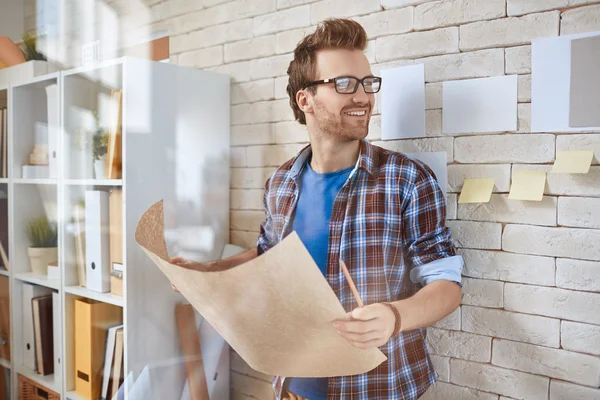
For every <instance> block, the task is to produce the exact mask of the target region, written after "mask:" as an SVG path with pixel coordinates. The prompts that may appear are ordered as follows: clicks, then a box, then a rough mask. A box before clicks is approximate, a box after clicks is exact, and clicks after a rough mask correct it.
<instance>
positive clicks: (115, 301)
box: [65, 286, 123, 307]
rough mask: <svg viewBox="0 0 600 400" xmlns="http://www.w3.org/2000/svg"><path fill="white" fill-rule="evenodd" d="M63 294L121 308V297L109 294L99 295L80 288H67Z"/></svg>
mask: <svg viewBox="0 0 600 400" xmlns="http://www.w3.org/2000/svg"><path fill="white" fill-rule="evenodd" d="M65 292H66V293H69V294H74V295H77V296H81V297H85V298H87V299H92V300H97V301H101V302H103V303H108V304H112V305H115V306H119V307H123V297H121V296H117V295H114V294H112V293H110V292H108V293H100V292H96V291H93V290H89V289H87V288H84V287H81V286H67V287H66V288H65Z"/></svg>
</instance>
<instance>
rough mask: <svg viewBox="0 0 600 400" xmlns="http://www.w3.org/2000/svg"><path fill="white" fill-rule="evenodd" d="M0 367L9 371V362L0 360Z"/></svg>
mask: <svg viewBox="0 0 600 400" xmlns="http://www.w3.org/2000/svg"><path fill="white" fill-rule="evenodd" d="M0 366H2V367H4V368H7V369H10V361H8V360H5V359H4V358H0Z"/></svg>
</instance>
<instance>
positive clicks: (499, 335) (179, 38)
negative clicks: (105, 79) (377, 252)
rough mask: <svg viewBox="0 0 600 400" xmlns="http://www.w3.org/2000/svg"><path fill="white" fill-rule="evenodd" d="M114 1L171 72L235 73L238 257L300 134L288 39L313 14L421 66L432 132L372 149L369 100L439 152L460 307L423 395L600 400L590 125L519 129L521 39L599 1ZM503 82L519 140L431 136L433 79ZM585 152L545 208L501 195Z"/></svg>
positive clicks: (416, 146)
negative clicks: (473, 193) (166, 34)
mask: <svg viewBox="0 0 600 400" xmlns="http://www.w3.org/2000/svg"><path fill="white" fill-rule="evenodd" d="M119 7H120V9H122V10H129V13H131V14H136V13H137V14H139V15H131V16H127V18H125V20H126V21H128V22H127V24H128V25H131V26H132V27H133V25H136V29H138V30H139V29H147V30H148V29H149V30H154V29H157V28H159V27H167V28H168V29H169V31H170V35H171V41H170V46H171V49H170V50H171V55H172V59H171V62H172V63H176V64H179V65H183V66H190V67H194V68H201V69H207V70H211V71H217V72H221V73H224V74H228V75H230V76H231V77H232V87H231V103H232V106H231V120H232V127H231V145H232V148H231V166H232V169H231V181H230V185H231V204H230V207H231V222H230V224H231V227H230V228H231V229H230V233H231V234H230V241H231V242H232V243H235V244H238V245H241V246H244V247H246V248H251V247H254V246H255V244H256V239H257V236H258V229H259V224H260V223H261V222H262V220H263V218H264V211H263V209H262V207H263V203H262V202H263V199H262V196H263V190H264V183H265V181H266V179H267V178H268V177H269V176H270V174H271V173H272V172H273V170H274V169H275V168H276V167H277V166H278V165H280V164H281V163H283V162H284V161H286V160H287V159H289V158H290V157H292V156H293V155H294V154H295V153H296V152H297V151H298V150H299V149H300V148H301V147H303V146H304V145H305V144H306V143H307V141H308V135H307V131H306V127H305V126H301V125H299V124H298V123H296V122H295V121H294V120H293V115H292V112H291V110H290V107H289V100H288V97H287V93H286V91H285V89H286V86H287V76H286V70H287V68H288V65H289V62H290V61H291V59H292V52H293V50H294V48H295V46H296V44H297V43H298V42H299V41H300V40H301V39H302V38H303V37H304V36H305V35H306V34H308V33H310V32H312V31H313V30H314V28H315V25H316V24H317V23H318V22H319V21H321V20H323V19H324V18H328V17H334V16H343V17H350V18H353V19H355V20H357V21H358V22H359V23H361V24H362V25H363V26H364V27H365V28H366V30H367V33H368V35H369V47H368V49H367V51H366V52H365V53H366V54H367V56H368V58H369V60H370V62H371V64H372V65H371V67H372V70H373V72H374V73H375V74H378V73H380V71H381V70H382V69H385V68H390V67H394V66H400V65H411V64H416V63H423V64H424V65H425V80H426V86H425V94H426V109H427V113H426V122H427V137H426V138H420V139H406V140H393V141H381V116H380V101H381V95H378V96H377V101H378V103H377V104H376V106H375V109H374V114H375V117H374V118H373V119H372V121H371V124H370V132H369V136H368V138H369V139H370V140H371V141H372V142H373V143H374V144H377V145H380V146H382V147H385V148H388V149H391V150H394V151H400V152H417V151H443V152H446V153H447V156H448V164H449V165H448V192H449V195H448V200H447V202H448V207H447V211H448V213H447V217H448V219H449V221H448V223H447V225H448V227H450V229H451V231H452V234H453V239H454V242H455V243H456V245H457V246H458V247H459V252H460V254H462V255H463V257H464V259H465V263H466V265H465V267H464V269H463V275H464V290H463V302H462V303H463V305H462V306H461V307H459V308H458V309H457V310H456V311H455V312H453V313H452V314H451V315H449V316H448V317H447V318H445V319H443V320H442V321H439V322H438V323H436V324H434V328H432V329H430V330H429V334H428V342H429V343H430V345H431V347H432V350H433V352H435V353H437V354H433V355H432V360H433V362H434V364H435V366H436V369H437V371H438V373H439V374H440V380H441V382H438V384H436V385H435V386H434V387H433V388H432V389H431V390H430V391H429V392H428V393H427V394H426V395H425V396H424V399H429V400H431V399H444V400H458V399H460V400H470V399H478V400H492V399H495V400H499V399H500V400H512V399H534V400H535V399H543V400H592V399H593V400H598V399H600V388H599V386H600V382H599V381H598V377H599V376H600V372H599V367H598V363H599V362H600V361H599V360H600V348H599V347H600V340H598V337H599V336H600V317H599V315H600V211H599V210H600V201H599V199H600V185H599V184H598V182H600V132H591V133H582V134H565V133H556V134H546V133H541V134H537V133H535V134H532V133H531V128H530V125H531V104H530V103H531V97H532V96H531V73H532V66H531V40H532V39H534V38H539V37H550V36H556V35H559V34H561V35H566V34H572V33H580V32H591V31H600V0H543V1H542V0H152V1H151V2H144V3H143V4H139V5H135V6H133V5H126V4H120V2H119ZM29 8H33V9H34V10H33V13H35V7H33V6H30V7H29ZM144 8H146V10H145V12H144ZM123 12H125V11H123ZM30 14H31V13H30ZM28 18H29V19H31V18H32V17H31V16H29V17H28ZM148 18H151V19H152V20H151V21H149V22H148V21H146V20H147V19H148ZM140 24H141V26H139V27H137V25H140ZM143 24H148V25H147V26H146V25H143ZM30 25H31V24H30ZM505 74H506V75H512V74H516V75H518V103H519V105H518V108H517V109H518V130H517V131H516V132H509V133H501V134H482V133H480V132H475V133H473V134H470V135H460V136H456V137H453V136H451V135H445V134H443V133H442V131H441V121H442V112H441V109H442V83H443V82H444V81H448V80H454V79H470V78H479V77H490V76H500V75H505ZM580 149H589V150H592V151H593V152H594V160H593V166H592V168H591V170H590V173H588V174H584V175H583V174H577V175H575V174H552V173H548V176H547V185H546V190H545V197H544V199H543V200H542V201H541V202H525V201H510V200H508V198H507V195H508V192H509V189H510V183H511V174H512V171H514V170H518V169H534V170H543V171H546V172H548V171H549V170H550V169H551V168H552V163H553V162H554V159H555V153H556V151H561V150H580ZM465 178H494V179H495V183H496V184H495V187H494V194H493V195H492V198H491V201H490V202H489V203H487V204H460V205H458V204H457V199H458V196H459V194H460V191H461V189H462V185H463V182H464V179H465ZM232 371H233V372H232V398H233V399H234V400H235V399H244V400H247V399H250V398H252V399H257V400H263V399H264V400H267V399H269V400H270V399H272V391H271V386H270V377H268V376H264V375H262V374H257V373H256V372H255V371H252V369H251V368H249V367H248V366H247V365H245V363H243V361H242V360H241V359H240V358H239V356H237V355H235V356H234V357H232Z"/></svg>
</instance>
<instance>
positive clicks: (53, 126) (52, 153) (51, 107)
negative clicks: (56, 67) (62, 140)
mask: <svg viewBox="0 0 600 400" xmlns="http://www.w3.org/2000/svg"><path fill="white" fill-rule="evenodd" d="M46 97H47V100H48V103H47V108H48V165H49V177H50V178H57V177H58V154H57V152H58V86H57V85H56V84H53V85H49V86H47V87H46Z"/></svg>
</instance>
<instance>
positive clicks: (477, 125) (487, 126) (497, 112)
mask: <svg viewBox="0 0 600 400" xmlns="http://www.w3.org/2000/svg"><path fill="white" fill-rule="evenodd" d="M442 107H443V109H442V132H443V133H449V134H459V133H479V132H507V131H516V130H517V75H508V76H496V77H492V78H477V79H466V80H458V81H449V82H444V83H443V88H442Z"/></svg>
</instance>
